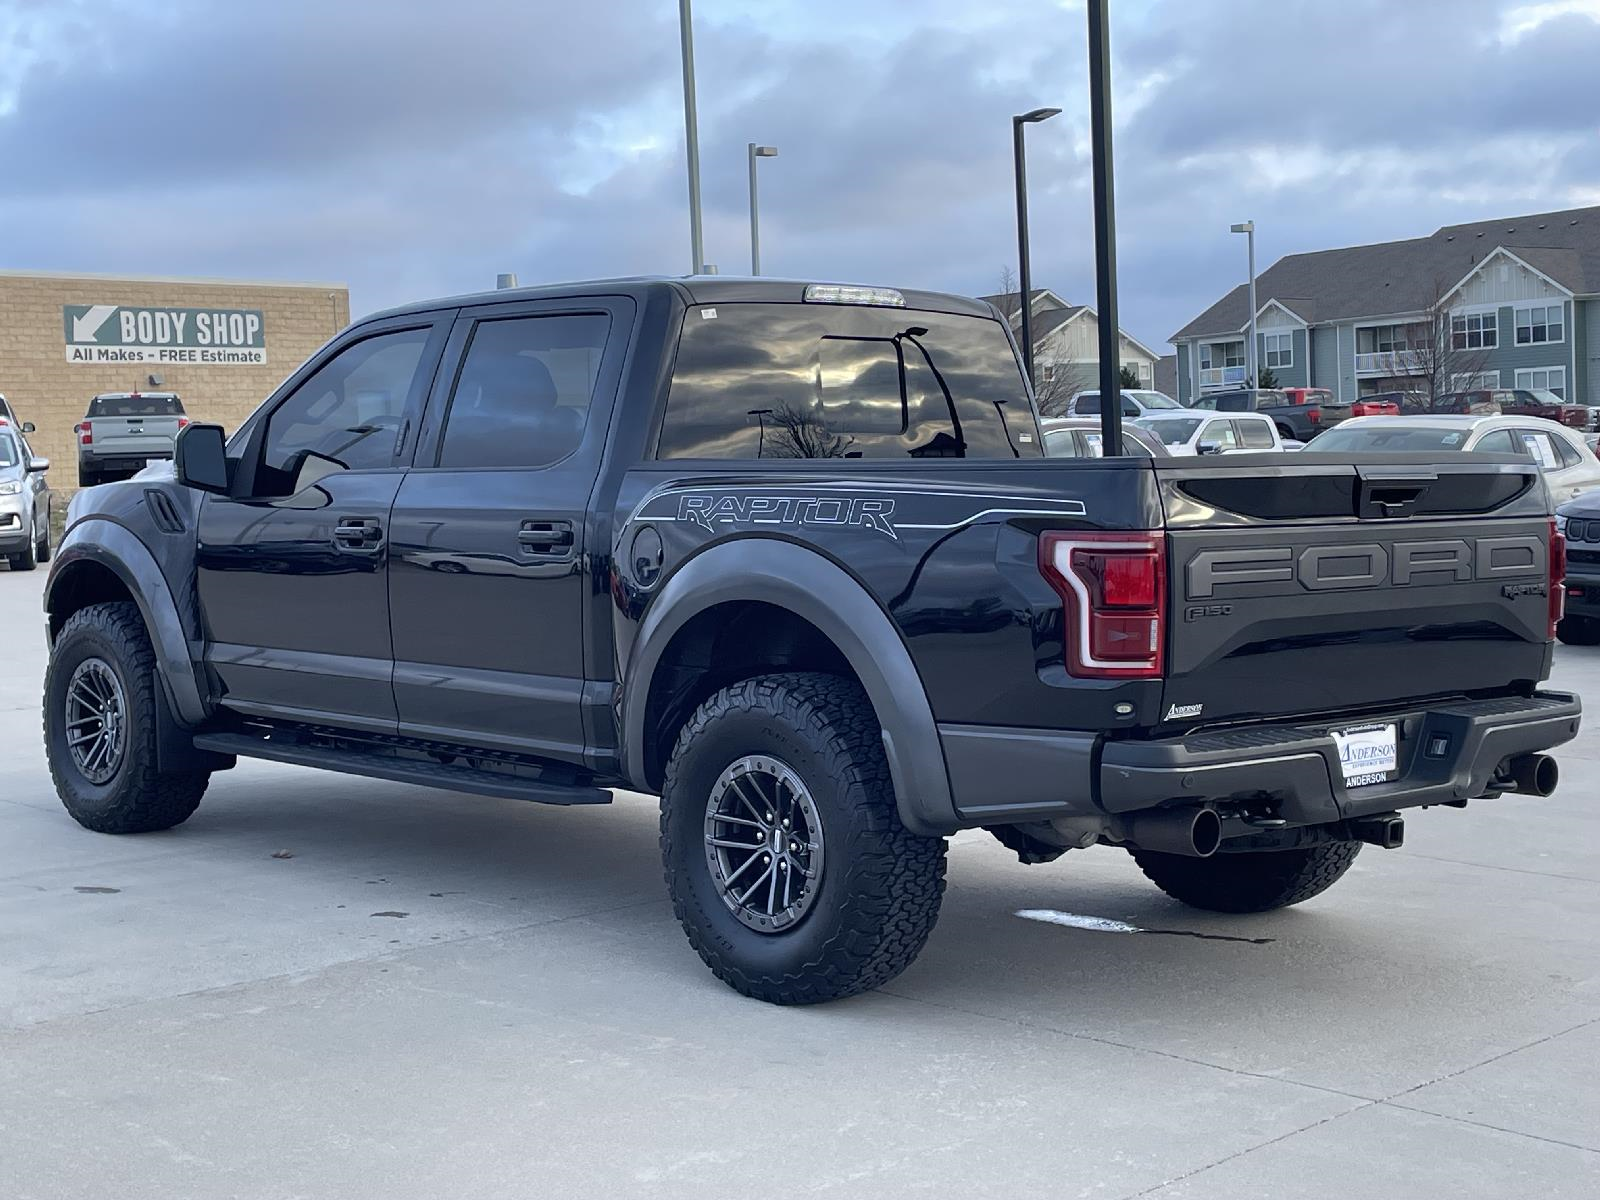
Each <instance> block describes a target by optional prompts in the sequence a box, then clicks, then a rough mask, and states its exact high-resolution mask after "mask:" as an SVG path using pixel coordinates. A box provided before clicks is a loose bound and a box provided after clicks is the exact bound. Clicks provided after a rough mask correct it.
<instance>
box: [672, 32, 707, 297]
mask: <svg viewBox="0 0 1600 1200" xmlns="http://www.w3.org/2000/svg"><path fill="white" fill-rule="evenodd" d="M678 37H679V39H680V41H681V42H682V45H683V143H684V148H685V151H686V153H687V154H688V156H689V255H690V260H691V261H690V265H689V273H690V274H691V275H698V274H700V270H701V268H702V267H703V266H704V265H705V261H704V260H705V251H704V248H703V246H702V243H701V240H700V122H699V118H698V117H697V116H696V115H695V107H694V18H693V16H692V15H691V14H690V12H689V0H678Z"/></svg>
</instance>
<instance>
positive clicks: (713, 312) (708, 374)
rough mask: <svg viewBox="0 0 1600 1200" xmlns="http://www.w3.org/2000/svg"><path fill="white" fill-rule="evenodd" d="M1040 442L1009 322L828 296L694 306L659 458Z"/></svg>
mask: <svg viewBox="0 0 1600 1200" xmlns="http://www.w3.org/2000/svg"><path fill="white" fill-rule="evenodd" d="M1041 452H1042V445H1041V442H1040V439H1039V431H1038V428H1037V426H1036V425H1035V423H1034V419H1033V411H1032V408H1031V406H1030V405H1029V403H1028V394H1027V388H1026V386H1025V384H1024V383H1023V380H1022V372H1021V369H1020V367H1019V366H1018V363H1017V359H1016V354H1015V353H1014V351H1013V350H1012V348H1011V343H1010V341H1009V339H1008V338H1007V337H1006V334H1005V330H1004V329H1003V328H1002V327H1001V325H1000V324H999V322H997V321H994V320H992V319H988V318H983V317H964V316H957V315H953V314H946V313H935V312H924V311H914V310H907V309H900V308H866V307H860V306H851V305H828V304H719V305H704V306H700V307H696V308H691V309H690V310H689V311H688V313H687V315H686V316H685V317H684V326H683V333H682V336H681V338H680V340H679V343H678V356H677V362H676V364H675V366H674V369H673V376H672V386H671V390H670V392H669V394H668V398H667V409H666V414H665V417H664V419H663V421H662V428H661V439H660V442H659V445H658V448H657V456H658V457H660V458H879V459H881V458H902V457H911V458H1016V457H1029V458H1033V457H1037V456H1038V455H1039V454H1040V453H1041Z"/></svg>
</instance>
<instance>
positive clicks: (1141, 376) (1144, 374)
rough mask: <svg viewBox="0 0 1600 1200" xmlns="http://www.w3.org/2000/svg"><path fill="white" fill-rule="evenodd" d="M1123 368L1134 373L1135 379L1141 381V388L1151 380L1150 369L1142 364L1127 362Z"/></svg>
mask: <svg viewBox="0 0 1600 1200" xmlns="http://www.w3.org/2000/svg"><path fill="white" fill-rule="evenodd" d="M1122 367H1123V370H1126V371H1132V372H1133V377H1134V378H1135V379H1137V380H1138V381H1139V386H1141V387H1143V386H1144V384H1145V383H1146V382H1148V380H1149V379H1150V369H1149V368H1148V367H1146V366H1145V365H1144V363H1142V362H1138V361H1135V362H1125V363H1123V364H1122Z"/></svg>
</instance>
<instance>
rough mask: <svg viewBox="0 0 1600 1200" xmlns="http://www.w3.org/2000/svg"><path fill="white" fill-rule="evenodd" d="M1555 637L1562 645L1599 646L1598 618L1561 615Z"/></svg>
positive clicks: (1599, 624) (1599, 622) (1599, 628)
mask: <svg viewBox="0 0 1600 1200" xmlns="http://www.w3.org/2000/svg"><path fill="white" fill-rule="evenodd" d="M1556 637H1558V638H1560V639H1561V644H1562V645H1564V646H1600V620H1596V619H1595V618H1594V617H1562V618H1561V623H1560V624H1559V625H1557V626H1556Z"/></svg>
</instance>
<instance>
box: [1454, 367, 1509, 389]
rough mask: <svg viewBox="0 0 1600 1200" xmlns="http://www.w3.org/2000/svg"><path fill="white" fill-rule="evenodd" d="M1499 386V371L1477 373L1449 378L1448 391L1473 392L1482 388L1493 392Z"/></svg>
mask: <svg viewBox="0 0 1600 1200" xmlns="http://www.w3.org/2000/svg"><path fill="white" fill-rule="evenodd" d="M1499 386H1500V372H1499V371H1479V372H1477V373H1476V374H1470V375H1452V376H1450V390H1451V391H1452V392H1475V391H1480V390H1482V389H1484V388H1488V389H1490V390H1493V389H1495V388H1498V387H1499Z"/></svg>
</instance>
